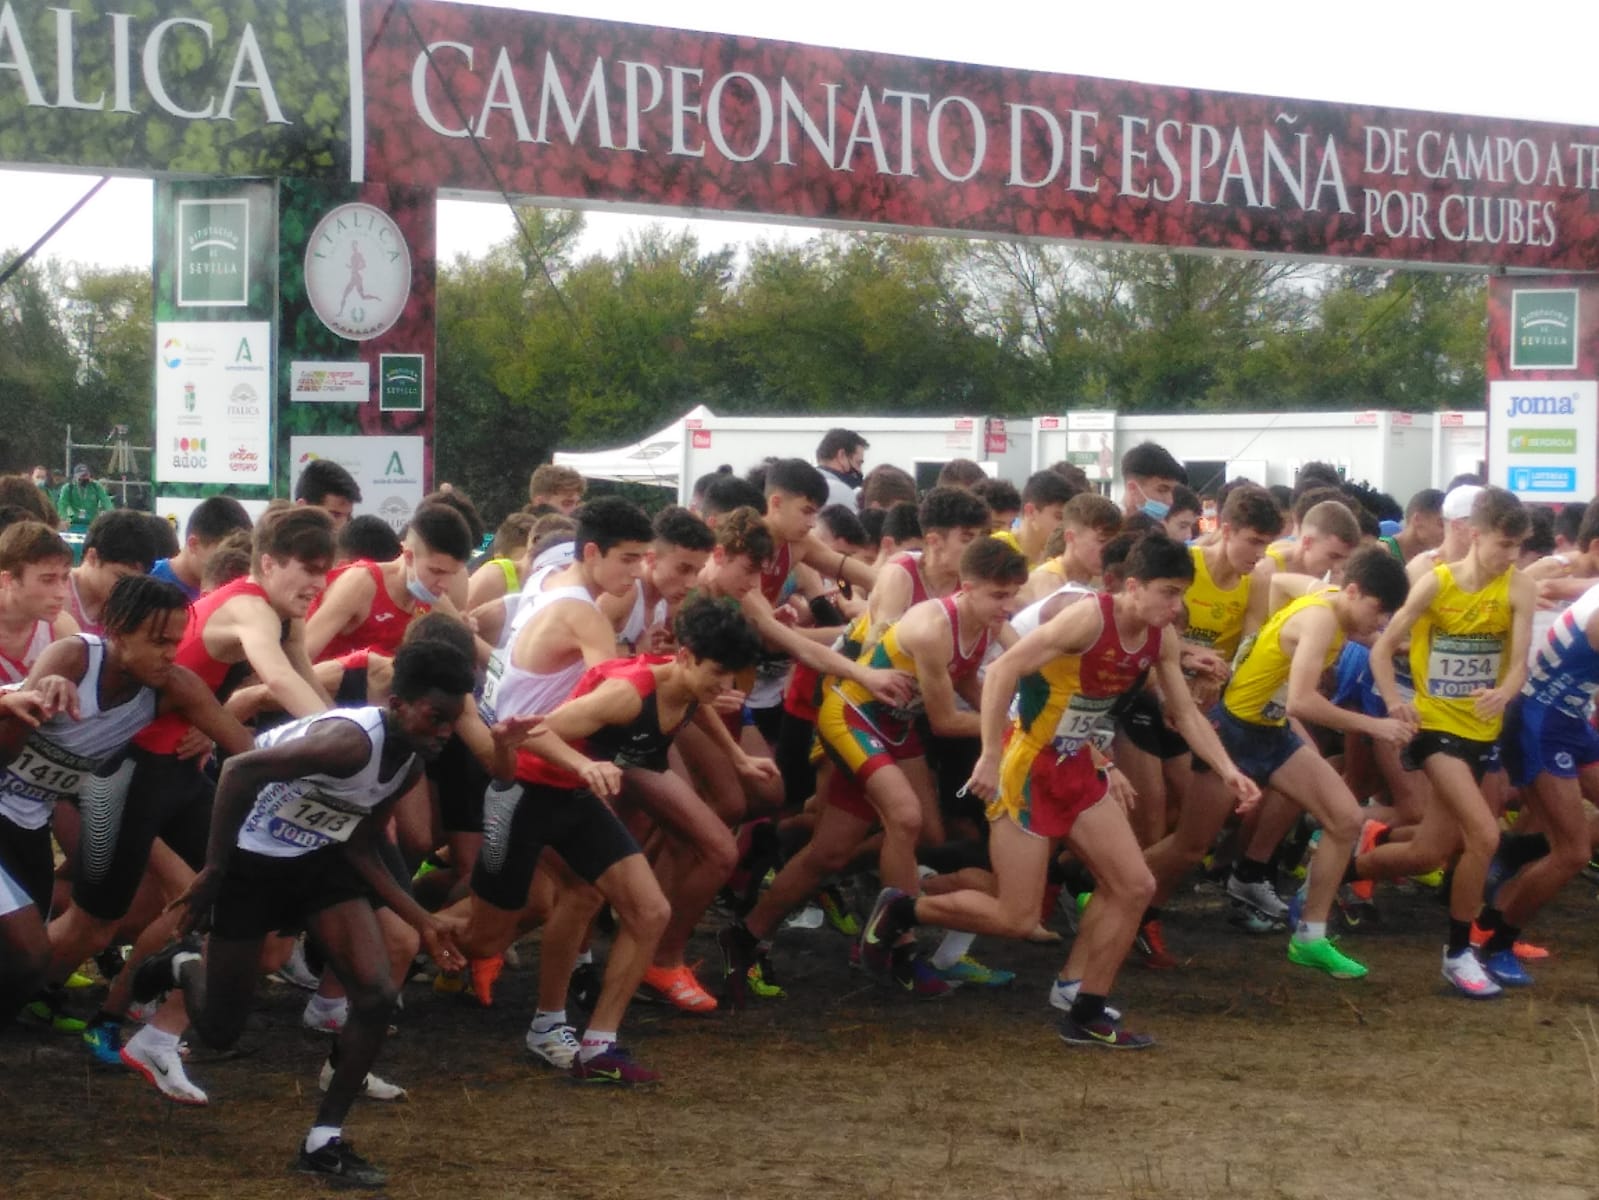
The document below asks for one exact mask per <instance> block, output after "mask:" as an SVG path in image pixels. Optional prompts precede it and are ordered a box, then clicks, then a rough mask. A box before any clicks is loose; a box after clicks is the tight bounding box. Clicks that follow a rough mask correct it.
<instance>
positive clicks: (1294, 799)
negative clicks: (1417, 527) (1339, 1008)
mask: <svg viewBox="0 0 1599 1200" xmlns="http://www.w3.org/2000/svg"><path fill="white" fill-rule="evenodd" d="M1405 590H1406V588H1405V571H1404V568H1403V567H1402V566H1400V564H1399V562H1398V561H1397V560H1396V559H1395V558H1394V557H1393V556H1392V555H1391V554H1389V553H1388V552H1387V551H1386V550H1384V549H1382V548H1381V547H1377V546H1373V547H1370V548H1368V549H1365V550H1362V551H1360V552H1359V553H1357V554H1356V555H1355V556H1354V557H1353V558H1351V559H1350V560H1349V563H1348V566H1347V568H1346V571H1345V582H1344V586H1343V587H1342V588H1332V587H1327V588H1319V589H1317V590H1315V591H1312V592H1310V593H1308V594H1306V595H1303V596H1301V597H1299V598H1298V599H1296V600H1292V601H1290V602H1289V603H1288V604H1287V605H1285V606H1284V607H1283V608H1282V609H1281V610H1279V611H1278V612H1277V613H1276V614H1275V615H1274V616H1272V617H1271V619H1270V620H1268V621H1267V622H1266V625H1265V627H1264V628H1263V629H1262V630H1261V631H1260V634H1259V636H1258V637H1256V638H1255V639H1254V640H1253V642H1252V643H1251V644H1250V646H1249V649H1248V651H1247V653H1246V654H1245V656H1244V659H1243V661H1242V662H1241V663H1240V664H1239V665H1238V667H1237V669H1236V671H1235V672H1234V673H1233V677H1232V679H1231V680H1230V681H1229V682H1228V684H1227V691H1226V694H1225V696H1224V697H1223V700H1222V711H1221V713H1220V715H1219V717H1218V721H1217V729H1218V732H1219V733H1220V734H1221V741H1222V745H1223V746H1225V747H1226V748H1227V752H1228V753H1229V754H1230V755H1232V757H1233V761H1234V762H1236V763H1237V764H1238V767H1239V769H1240V770H1241V771H1243V772H1244V773H1245V774H1246V775H1248V776H1249V777H1250V778H1251V779H1253V780H1254V781H1255V782H1256V783H1258V784H1259V785H1260V786H1261V787H1262V788H1266V787H1271V788H1272V789H1273V790H1274V791H1276V792H1277V793H1279V794H1281V795H1282V796H1283V797H1285V798H1286V800H1287V801H1289V802H1291V803H1293V804H1295V805H1297V806H1299V807H1300V808H1302V809H1304V810H1305V811H1306V812H1308V813H1310V814H1311V815H1312V816H1313V817H1315V818H1316V820H1317V821H1318V822H1319V823H1320V825H1321V830H1322V833H1321V846H1320V848H1319V849H1318V850H1317V852H1316V857H1315V860H1314V863H1313V865H1312V868H1311V872H1310V874H1309V876H1308V877H1307V878H1306V881H1305V885H1304V887H1303V888H1302V889H1301V892H1300V896H1299V901H1298V905H1299V909H1300V912H1299V914H1298V917H1299V919H1298V921H1297V922H1296V926H1295V929H1294V932H1293V936H1292V938H1291V940H1290V941H1289V944H1288V960H1289V961H1290V962H1293V963H1297V964H1299V965H1300V966H1307V967H1313V968H1316V969H1317V970H1321V971H1325V972H1327V973H1328V974H1329V975H1331V976H1333V978H1335V979H1358V978H1359V977H1361V976H1362V975H1364V974H1365V973H1366V968H1365V967H1363V966H1361V964H1359V963H1357V962H1355V961H1354V960H1353V959H1351V958H1349V957H1347V956H1346V955H1344V954H1342V953H1341V952H1340V951H1339V950H1338V948H1337V947H1336V946H1334V945H1333V944H1332V942H1331V941H1329V940H1328V938H1327V913H1328V911H1329V910H1330V909H1331V907H1332V903H1333V898H1334V896H1336V894H1337V891H1338V885H1339V883H1340V882H1342V880H1343V875H1344V869H1345V864H1347V863H1348V862H1349V858H1350V852H1351V851H1352V850H1353V849H1354V846H1355V839H1356V837H1357V836H1358V835H1359V833H1360V827H1361V822H1360V805H1359V803H1358V802H1357V801H1356V799H1355V797H1354V795H1353V793H1351V792H1350V790H1349V788H1348V786H1347V785H1346V784H1345V783H1344V781H1343V779H1342V777H1340V776H1339V774H1338V772H1337V771H1336V770H1335V769H1334V768H1333V767H1332V766H1331V765H1329V764H1328V762H1327V760H1326V759H1324V758H1322V756H1321V755H1320V754H1319V753H1318V752H1317V750H1316V747H1315V746H1313V745H1311V744H1309V743H1307V742H1306V741H1305V740H1304V739H1303V738H1301V737H1300V736H1299V734H1298V732H1297V731H1296V730H1295V729H1294V727H1293V726H1292V725H1291V724H1290V723H1289V718H1290V717H1294V718H1297V719H1299V720H1302V721H1306V722H1309V723H1312V724H1315V725H1319V726H1322V727H1324V728H1327V729H1337V730H1343V731H1359V732H1362V733H1366V734H1369V735H1370V736H1372V737H1374V738H1382V739H1384V740H1387V741H1392V742H1395V743H1401V744H1402V743H1403V742H1405V741H1407V740H1408V739H1409V737H1410V735H1411V734H1412V733H1413V732H1414V728H1415V726H1414V724H1413V723H1411V722H1409V721H1405V720H1401V719H1396V718H1392V717H1381V718H1379V717H1367V716H1364V715H1362V714H1359V713H1355V712H1351V711H1349V710H1347V709H1341V708H1338V707H1337V706H1336V705H1334V704H1333V703H1332V701H1330V700H1328V699H1327V698H1326V697H1325V696H1323V695H1322V694H1321V692H1320V690H1319V689H1320V684H1321V677H1322V674H1323V672H1324V671H1326V669H1327V668H1328V667H1330V666H1331V665H1332V664H1333V663H1334V662H1335V661H1337V658H1338V652H1339V651H1340V650H1341V649H1342V648H1343V645H1344V642H1345V640H1346V639H1350V638H1353V639H1356V640H1361V641H1364V640H1367V639H1369V638H1371V637H1373V636H1375V635H1376V633H1377V631H1378V629H1379V628H1380V627H1381V626H1382V623H1383V620H1384V619H1385V618H1386V617H1387V616H1388V614H1389V613H1391V612H1393V611H1394V610H1395V609H1396V608H1398V607H1399V606H1400V604H1402V603H1403V602H1404V597H1405ZM1226 794H1227V793H1226V789H1224V788H1223V787H1222V786H1221V785H1220V784H1219V782H1218V781H1216V780H1214V779H1213V778H1211V777H1210V776H1209V775H1204V774H1201V775H1198V776H1196V779H1195V799H1196V802H1197V803H1199V804H1201V805H1203V806H1205V807H1216V806H1219V805H1220V804H1221V802H1222V799H1223V797H1225V795H1226Z"/></svg>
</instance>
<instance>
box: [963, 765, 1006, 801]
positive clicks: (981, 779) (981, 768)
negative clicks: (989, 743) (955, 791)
mask: <svg viewBox="0 0 1599 1200" xmlns="http://www.w3.org/2000/svg"><path fill="white" fill-rule="evenodd" d="M963 790H964V791H968V792H970V793H971V794H972V795H974V796H976V797H977V798H978V799H979V800H982V801H983V802H984V803H987V802H988V801H990V800H992V799H993V798H994V797H995V796H997V795H999V763H998V762H996V761H995V760H994V759H991V758H989V757H988V756H987V755H986V754H985V755H982V756H981V757H979V758H978V760H977V762H976V763H975V764H973V766H972V777H971V778H970V779H968V780H967V781H966V787H965V788H964V789H963Z"/></svg>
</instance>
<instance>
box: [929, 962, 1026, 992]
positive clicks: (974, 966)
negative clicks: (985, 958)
mask: <svg viewBox="0 0 1599 1200" xmlns="http://www.w3.org/2000/svg"><path fill="white" fill-rule="evenodd" d="M933 973H934V974H936V975H937V976H938V977H939V978H940V979H942V980H943V981H944V982H945V983H948V984H954V985H957V986H958V985H959V984H963V983H969V984H971V985H972V986H973V987H991V988H1000V987H1009V986H1010V985H1011V983H1013V982H1014V981H1015V979H1016V972H1015V971H1003V970H1000V969H999V968H998V967H985V966H984V965H983V964H982V963H980V962H978V961H977V960H976V959H975V958H973V957H972V956H971V955H970V954H967V955H963V956H962V957H961V959H960V961H959V962H957V963H954V964H952V965H951V966H947V967H934V968H933Z"/></svg>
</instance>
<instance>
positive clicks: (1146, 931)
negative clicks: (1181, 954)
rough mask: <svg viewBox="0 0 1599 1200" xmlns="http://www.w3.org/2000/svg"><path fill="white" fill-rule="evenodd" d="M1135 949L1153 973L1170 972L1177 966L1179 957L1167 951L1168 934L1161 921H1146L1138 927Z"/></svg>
mask: <svg viewBox="0 0 1599 1200" xmlns="http://www.w3.org/2000/svg"><path fill="white" fill-rule="evenodd" d="M1133 948H1134V949H1136V950H1137V951H1138V953H1139V954H1140V955H1142V956H1143V961H1144V965H1145V966H1146V967H1148V968H1149V969H1150V970H1151V971H1170V970H1171V969H1172V968H1174V967H1175V966H1177V956H1176V955H1175V954H1173V953H1172V952H1171V951H1170V950H1168V949H1166V934H1165V933H1164V931H1162V929H1161V927H1160V922H1159V921H1145V922H1144V923H1143V924H1142V925H1140V926H1139V927H1138V936H1137V937H1136V938H1134V939H1133Z"/></svg>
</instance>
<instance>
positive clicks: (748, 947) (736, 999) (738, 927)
mask: <svg viewBox="0 0 1599 1200" xmlns="http://www.w3.org/2000/svg"><path fill="white" fill-rule="evenodd" d="M716 945H717V948H718V949H719V950H721V952H722V999H723V1000H724V1001H725V1002H726V1004H727V1006H728V1007H729V1008H730V1009H732V1010H733V1011H734V1012H737V1011H738V1010H739V1009H741V1008H743V1007H744V1005H745V1004H747V1003H748V1002H749V973H750V968H751V967H753V966H754V965H755V961H756V957H757V956H758V955H759V953H760V943H759V942H758V941H757V940H756V939H755V935H754V934H752V933H751V932H750V931H749V930H748V929H745V928H744V926H743V924H742V923H740V924H734V925H727V926H724V927H723V928H721V929H719V930H717V931H716Z"/></svg>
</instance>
